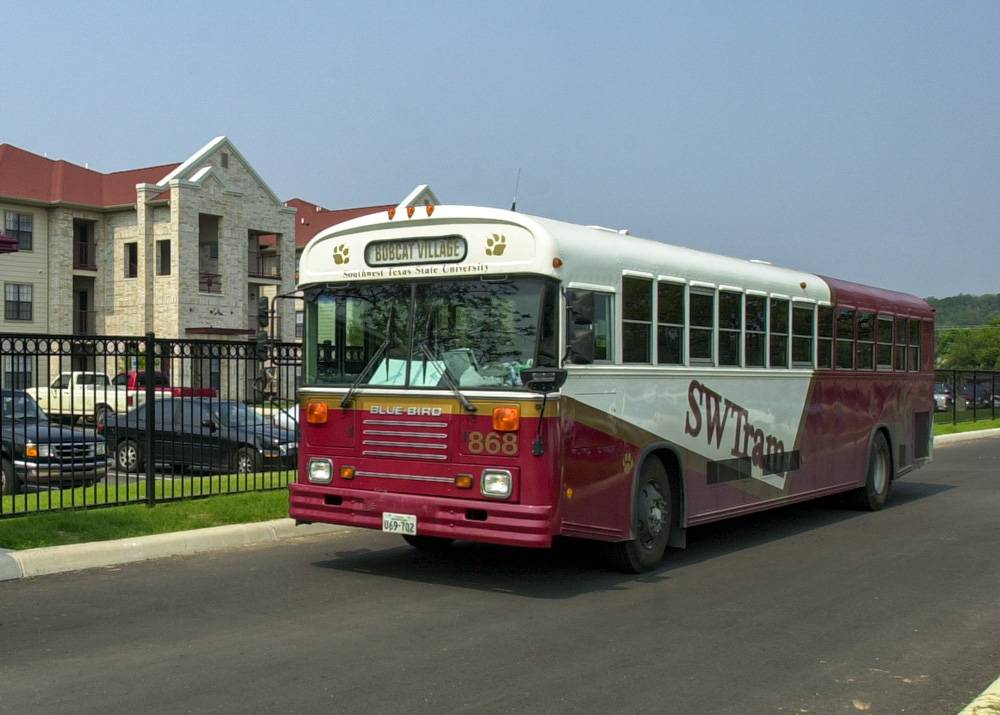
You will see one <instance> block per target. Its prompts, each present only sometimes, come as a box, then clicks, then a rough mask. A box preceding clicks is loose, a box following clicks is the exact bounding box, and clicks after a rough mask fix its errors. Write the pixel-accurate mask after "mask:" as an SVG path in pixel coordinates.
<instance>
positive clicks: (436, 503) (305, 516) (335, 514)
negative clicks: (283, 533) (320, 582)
mask: <svg viewBox="0 0 1000 715" xmlns="http://www.w3.org/2000/svg"><path fill="white" fill-rule="evenodd" d="M288 491H289V515H290V516H291V517H292V518H293V519H296V520H298V521H305V522H325V523H328V524H343V525H345V526H358V527H362V528H366V529H379V530H381V528H382V512H384V511H391V512H397V513H403V514H415V515H416V517H417V534H418V535H420V536H440V537H443V538H447V539H462V540H466V541H482V542H486V543H490V544H503V545H507V546H530V547H535V548H547V547H549V546H551V545H552V534H553V523H552V521H553V513H554V508H553V507H551V506H530V505H523V504H508V503H503V502H495V501H481V500H472V499H451V498H444V497H430V496H418V495H414V494H391V493H388V492H375V491H366V490H359V489H342V488H337V489H331V488H330V487H326V486H316V485H312V484H300V483H298V482H296V483H293V484H289V485H288ZM470 514H471V515H473V516H474V517H475V518H469V517H470ZM484 516H485V518H483V517H484Z"/></svg>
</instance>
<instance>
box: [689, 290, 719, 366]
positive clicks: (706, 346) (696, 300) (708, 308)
mask: <svg viewBox="0 0 1000 715" xmlns="http://www.w3.org/2000/svg"><path fill="white" fill-rule="evenodd" d="M688 323H689V325H690V328H689V329H688V355H690V357H691V361H692V362H699V363H709V364H712V363H714V362H715V351H714V349H713V348H714V342H715V335H714V334H715V292H714V291H704V290H700V289H697V288H692V289H691V296H690V298H689V304H688Z"/></svg>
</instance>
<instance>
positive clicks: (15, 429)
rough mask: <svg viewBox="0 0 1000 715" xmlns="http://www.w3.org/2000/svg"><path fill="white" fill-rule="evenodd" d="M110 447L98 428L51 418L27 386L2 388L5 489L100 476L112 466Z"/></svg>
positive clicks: (0, 485)
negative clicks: (65, 424)
mask: <svg viewBox="0 0 1000 715" xmlns="http://www.w3.org/2000/svg"><path fill="white" fill-rule="evenodd" d="M105 449H106V447H105V443H104V440H103V439H101V438H100V436H98V435H97V434H96V433H95V432H94V431H93V430H87V429H76V428H72V427H63V426H61V425H58V424H56V423H54V422H50V421H49V419H48V417H47V416H46V415H45V413H44V412H42V410H41V408H40V407H39V406H38V403H36V402H35V401H34V400H33V399H32V398H31V396H30V395H29V394H27V393H26V392H24V391H23V390H2V391H0V493H3V494H15V493H17V492H19V491H21V489H22V488H23V487H34V488H36V489H37V488H40V487H43V486H49V485H56V486H66V485H84V484H91V483H93V482H96V481H98V480H100V479H103V478H104V476H105V474H107V471H108V458H107V455H106V454H105Z"/></svg>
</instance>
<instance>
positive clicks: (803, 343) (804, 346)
mask: <svg viewBox="0 0 1000 715" xmlns="http://www.w3.org/2000/svg"><path fill="white" fill-rule="evenodd" d="M815 312H816V311H815V308H813V306H811V305H797V304H793V305H792V366H793V367H812V364H813V314H814V313H815Z"/></svg>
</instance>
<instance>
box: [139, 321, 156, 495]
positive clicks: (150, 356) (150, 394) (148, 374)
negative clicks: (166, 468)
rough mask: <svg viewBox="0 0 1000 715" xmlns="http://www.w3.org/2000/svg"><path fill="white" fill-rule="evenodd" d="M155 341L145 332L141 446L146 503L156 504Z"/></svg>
mask: <svg viewBox="0 0 1000 715" xmlns="http://www.w3.org/2000/svg"><path fill="white" fill-rule="evenodd" d="M155 349H156V343H155V335H153V333H151V332H150V333H146V350H145V353H146V364H145V366H144V367H143V372H144V374H145V380H146V439H145V440H144V441H145V444H143V446H142V450H143V453H144V454H145V457H146V504H148V505H149V506H153V505H154V504H156V476H155V474H154V472H153V468H154V463H153V430H154V429H156V411H155V408H156V402H155V399H156V370H154V363H155V357H156V356H155V355H154V352H155Z"/></svg>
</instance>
